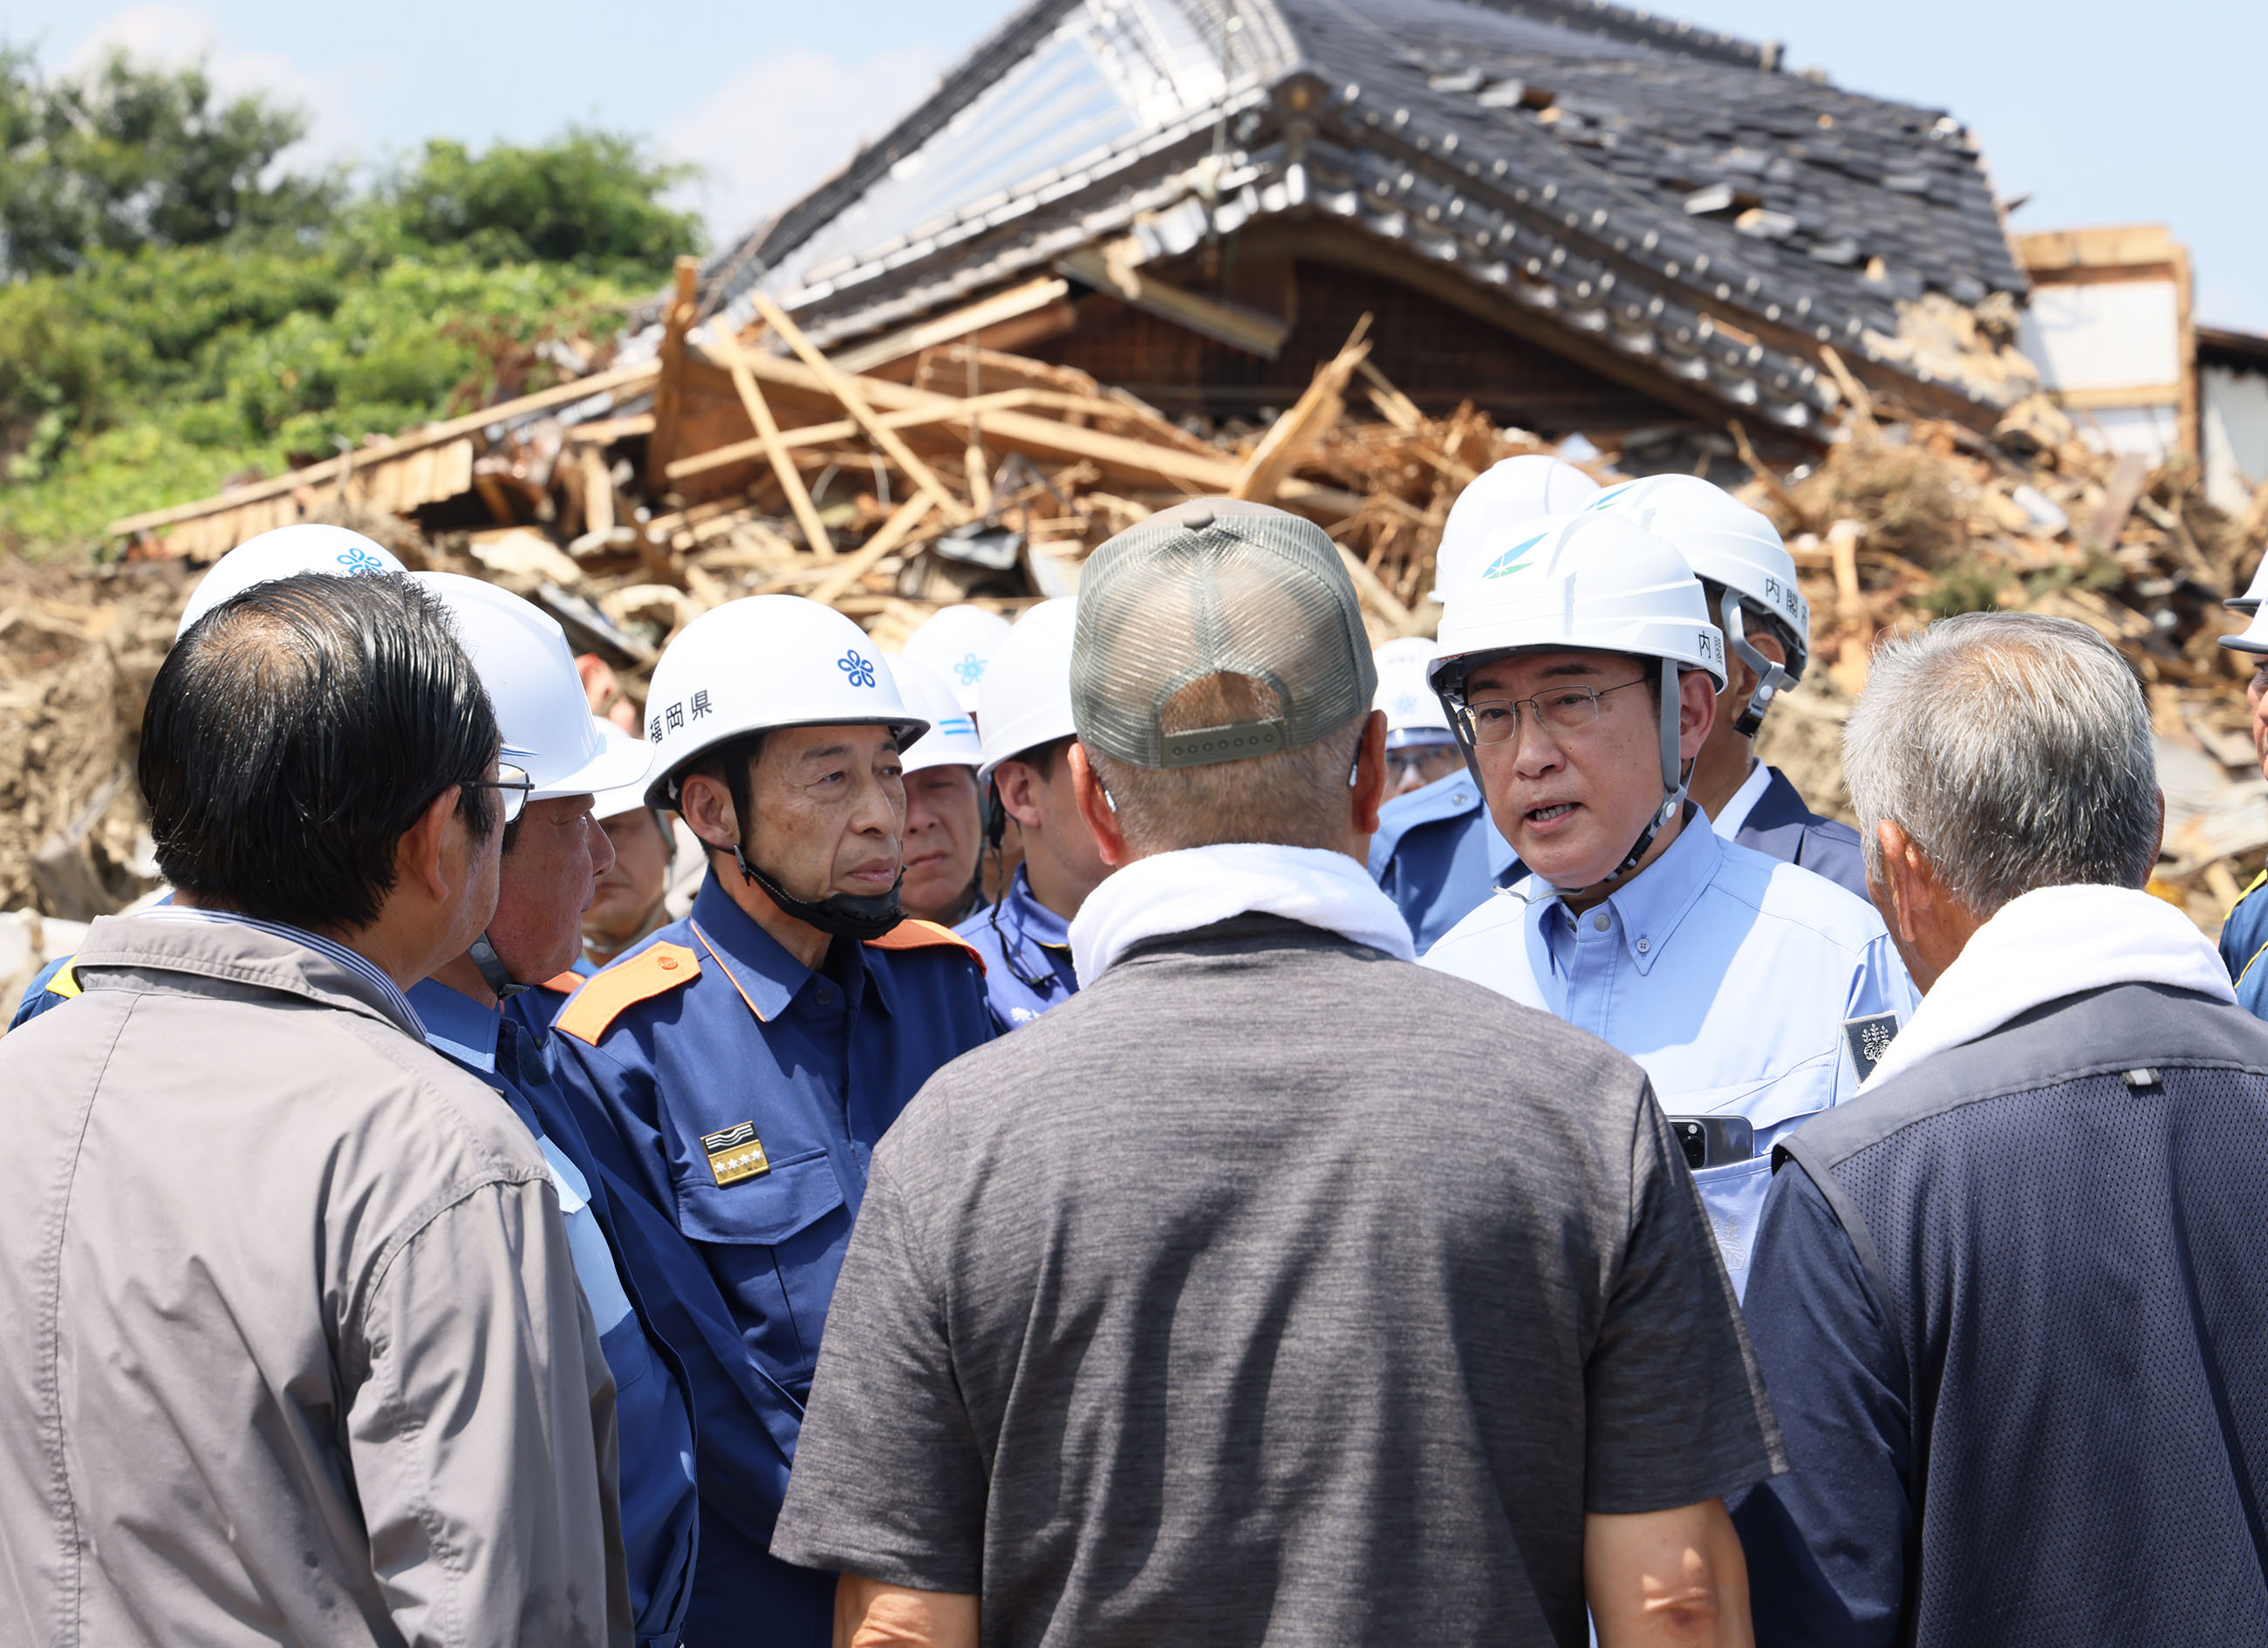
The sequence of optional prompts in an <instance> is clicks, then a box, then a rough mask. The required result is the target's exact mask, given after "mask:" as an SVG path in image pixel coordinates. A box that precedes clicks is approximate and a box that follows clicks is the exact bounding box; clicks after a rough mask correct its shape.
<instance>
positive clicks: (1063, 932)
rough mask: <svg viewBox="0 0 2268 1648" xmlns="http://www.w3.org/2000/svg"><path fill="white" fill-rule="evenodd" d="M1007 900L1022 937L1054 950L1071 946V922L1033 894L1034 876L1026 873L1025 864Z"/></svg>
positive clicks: (1017, 873) (1019, 867)
mask: <svg viewBox="0 0 2268 1648" xmlns="http://www.w3.org/2000/svg"><path fill="white" fill-rule="evenodd" d="M1006 905H1007V914H1008V916H1009V919H1010V920H1011V921H1013V923H1015V927H1016V936H1017V937H1018V938H1028V939H1030V940H1031V941H1032V942H1033V943H1034V944H1036V945H1047V946H1048V947H1049V949H1053V950H1067V949H1069V948H1070V947H1071V923H1069V922H1067V921H1065V920H1064V918H1063V917H1062V916H1058V915H1057V914H1056V913H1055V912H1054V911H1053V910H1051V909H1049V908H1048V907H1047V906H1046V905H1044V904H1042V903H1041V902H1040V901H1039V900H1038V899H1036V898H1035V897H1034V896H1033V895H1032V881H1031V878H1030V877H1029V876H1027V875H1026V874H1025V873H1024V866H1023V865H1021V864H1018V865H1017V866H1016V878H1015V879H1014V880H1013V882H1011V883H1010V884H1009V887H1008V897H1007V899H1006Z"/></svg>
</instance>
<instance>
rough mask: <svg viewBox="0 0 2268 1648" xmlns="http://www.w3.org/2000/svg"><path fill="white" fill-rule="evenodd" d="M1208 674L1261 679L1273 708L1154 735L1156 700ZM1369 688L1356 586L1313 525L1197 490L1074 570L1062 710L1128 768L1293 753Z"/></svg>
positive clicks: (1365, 698)
mask: <svg viewBox="0 0 2268 1648" xmlns="http://www.w3.org/2000/svg"><path fill="white" fill-rule="evenodd" d="M1214 674H1229V675H1244V676H1248V677H1250V678H1251V679H1253V680H1254V681H1259V682H1261V683H1263V685H1265V686H1267V687H1270V688H1273V689H1274V690H1275V694H1276V702H1277V706H1278V715H1277V717H1276V718H1275V719H1273V720H1269V721H1247V722H1240V723H1237V724H1235V725H1230V726H1216V727H1200V728H1197V729H1194V730H1191V731H1187V732H1167V731H1166V728H1165V725H1164V717H1165V711H1166V705H1167V701H1169V700H1170V699H1171V698H1172V697H1173V695H1175V693H1177V692H1179V691H1181V689H1182V688H1184V687H1186V686H1188V685H1189V683H1190V682H1191V681H1200V680H1202V679H1204V677H1205V676H1208V675H1214ZM1377 690H1378V666H1377V665H1376V664H1375V663H1373V661H1372V658H1371V655H1370V640H1369V637H1368V636H1366V635H1365V634H1364V632H1363V627H1362V610H1361V607H1359V604H1358V603H1357V601H1356V599H1355V592H1354V582H1353V580H1352V579H1351V578H1348V577H1347V570H1346V568H1345V566H1344V564H1342V563H1341V562H1340V560H1339V553H1338V547H1337V545H1336V544H1334V543H1332V541H1330V539H1329V537H1327V536H1326V535H1325V534H1324V533H1323V530H1322V528H1321V527H1319V526H1316V525H1315V524H1314V522H1313V521H1309V520H1305V519H1301V518H1300V517H1299V516H1297V515H1292V514H1289V513H1287V512H1286V511H1283V510H1279V509H1272V508H1270V507H1269V506H1268V505H1267V504H1247V503H1243V502H1241V501H1240V500H1237V499H1234V498H1197V499H1194V500H1192V501H1191V502H1189V503H1187V504H1177V505H1176V506H1175V507H1174V508H1172V509H1169V510H1167V511H1163V512H1161V513H1160V514H1156V515H1152V516H1151V517H1150V519H1147V520H1145V521H1143V522H1142V523H1141V524H1140V525H1138V526H1130V527H1129V528H1127V529H1126V530H1125V531H1124V532H1123V533H1119V534H1118V535H1117V536H1116V538H1113V539H1111V540H1110V541H1108V542H1107V543H1105V544H1104V545H1102V547H1101V548H1099V549H1097V550H1096V551H1095V552H1094V554H1093V555H1089V556H1088V557H1087V559H1086V565H1085V566H1084V567H1083V568H1082V569H1081V570H1080V572H1079V624H1078V628H1077V629H1076V630H1074V632H1073V634H1072V639H1071V719H1072V720H1073V722H1075V723H1076V724H1077V725H1078V727H1079V741H1080V742H1081V743H1083V744H1085V745H1086V747H1088V748H1089V749H1094V750H1100V751H1101V752H1102V754H1105V755H1109V756H1114V757H1116V759H1117V760H1119V761H1124V762H1126V763H1127V764H1128V765H1130V766H1134V767H1145V768H1152V769H1155V768H1161V767H1202V766H1204V765H1206V764H1208V763H1210V762H1213V761H1241V760H1243V759H1244V758H1246V757H1248V756H1254V755H1267V754H1273V753H1274V752H1276V751H1278V750H1288V749H1297V748H1299V747H1300V746H1302V745H1305V744H1311V743H1313V742H1314V740H1315V739H1319V738H1321V737H1322V736H1323V735H1324V734H1325V733H1327V732H1334V731H1336V730H1337V729H1338V728H1340V727H1343V726H1344V725H1346V724H1347V723H1348V722H1350V721H1351V720H1353V719H1354V718H1355V717H1357V716H1359V715H1361V714H1363V713H1365V712H1366V710H1369V708H1370V701H1371V698H1372V697H1373V695H1374V694H1375V693H1376V692H1377Z"/></svg>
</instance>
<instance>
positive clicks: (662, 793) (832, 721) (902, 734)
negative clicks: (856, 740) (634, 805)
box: [645, 715, 931, 810]
mask: <svg viewBox="0 0 2268 1648" xmlns="http://www.w3.org/2000/svg"><path fill="white" fill-rule="evenodd" d="M930 725H931V724H930V723H929V722H927V721H925V720H924V719H922V717H919V716H906V715H895V716H814V717H812V718H811V719H810V720H808V721H777V722H773V723H770V724H769V725H764V726H760V727H742V728H740V730H739V731H737V732H725V733H720V734H719V735H718V736H717V737H716V738H713V739H710V740H709V742H707V743H706V744H703V745H699V746H696V747H695V748H692V749H689V750H688V751H686V752H685V753H684V754H682V755H680V756H679V757H678V758H677V759H676V760H675V761H672V762H671V763H670V764H669V766H668V768H667V769H666V770H664V771H661V772H657V773H655V774H654V775H653V776H652V778H651V779H650V780H649V781H648V782H647V784H646V787H645V803H646V805H647V806H658V807H667V808H670V809H672V810H674V809H675V807H676V806H677V799H676V798H675V797H674V796H673V795H671V794H670V792H669V791H670V786H671V784H674V783H675V782H676V780H677V779H678V778H679V777H681V776H682V775H683V774H684V772H685V769H687V768H689V767H690V766H692V765H693V764H694V762H696V761H699V760H701V759H702V757H703V756H705V755H707V754H710V753H711V751H713V750H716V749H718V748H721V747H723V746H725V745H727V744H730V743H732V742H733V740H734V739H741V738H747V737H750V736H753V735H755V734H757V733H762V732H795V731H796V730H798V729H799V728H801V727H821V726H879V727H888V728H890V729H891V730H892V731H893V732H895V733H896V734H897V736H898V748H899V749H900V750H903V749H904V748H905V747H906V746H907V745H909V744H910V743H912V742H913V741H914V740H915V739H917V738H919V737H920V736H921V735H922V734H923V733H924V732H928V731H929V729H930Z"/></svg>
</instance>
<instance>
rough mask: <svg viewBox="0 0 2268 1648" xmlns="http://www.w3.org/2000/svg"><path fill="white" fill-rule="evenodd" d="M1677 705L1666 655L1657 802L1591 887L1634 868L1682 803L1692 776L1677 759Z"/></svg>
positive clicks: (1673, 668) (1688, 766)
mask: <svg viewBox="0 0 2268 1648" xmlns="http://www.w3.org/2000/svg"><path fill="white" fill-rule="evenodd" d="M1679 708H1680V706H1679V703H1678V695H1677V666H1676V665H1675V663H1673V662H1672V661H1671V660H1669V659H1668V658H1664V659H1662V660H1661V791H1662V794H1661V806H1658V807H1656V808H1655V809H1654V810H1653V816H1652V817H1651V818H1649V819H1647V820H1646V828H1644V829H1643V830H1641V831H1639V832H1638V840H1637V842H1634V843H1633V844H1632V845H1631V850H1630V851H1629V852H1628V853H1626V854H1625V855H1624V857H1623V861H1622V862H1621V863H1620V864H1616V866H1615V867H1614V869H1613V870H1612V871H1611V872H1609V873H1608V874H1606V875H1604V876H1602V877H1601V878H1600V879H1599V880H1598V881H1596V882H1594V883H1593V884H1592V885H1593V886H1594V887H1596V886H1603V885H1604V884H1605V883H1607V882H1609V881H1619V880H1621V879H1623V877H1624V876H1626V875H1628V874H1629V873H1630V872H1631V871H1633V870H1635V869H1637V868H1638V860H1640V859H1641V858H1643V857H1646V852H1647V850H1648V849H1650V848H1651V847H1653V842H1654V838H1655V837H1656V836H1658V835H1661V832H1662V831H1663V829H1665V828H1667V827H1668V823H1669V820H1672V819H1674V818H1675V817H1676V816H1677V813H1678V810H1679V809H1680V808H1682V807H1683V806H1684V805H1685V791H1686V790H1687V788H1688V786H1689V784H1690V782H1691V779H1692V776H1693V763H1692V762H1691V761H1681V760H1679V759H1678V754H1677V727H1678V719H1679ZM1561 890H1562V891H1564V892H1570V893H1580V892H1582V891H1584V890H1585V889H1583V888H1581V887H1567V888H1563V889H1561Z"/></svg>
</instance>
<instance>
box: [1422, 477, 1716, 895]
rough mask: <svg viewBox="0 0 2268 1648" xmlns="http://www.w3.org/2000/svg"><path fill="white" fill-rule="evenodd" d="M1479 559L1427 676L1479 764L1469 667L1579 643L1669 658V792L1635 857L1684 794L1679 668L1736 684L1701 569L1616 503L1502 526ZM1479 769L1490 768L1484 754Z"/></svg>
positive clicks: (1664, 763) (1451, 607)
mask: <svg viewBox="0 0 2268 1648" xmlns="http://www.w3.org/2000/svg"><path fill="white" fill-rule="evenodd" d="M1561 648H1572V649H1575V650H1579V651H1594V652H1626V653H1631V654H1634V655H1636V656H1637V657H1639V658H1658V659H1660V660H1661V788H1662V804H1661V807H1660V808H1659V809H1658V810H1657V811H1656V812H1655V813H1654V814H1653V820H1652V821H1651V822H1650V823H1649V824H1648V825H1647V827H1646V832H1645V834H1644V835H1640V836H1639V837H1638V843H1637V845H1635V846H1634V847H1632V848H1631V851H1630V854H1629V856H1628V857H1625V858H1624V861H1623V865H1622V870H1618V871H1616V874H1620V873H1622V871H1623V870H1628V869H1630V868H1631V866H1633V865H1635V864H1637V863H1638V860H1639V859H1640V858H1641V857H1644V856H1645V854H1646V848H1647V847H1648V846H1650V845H1651V844H1652V843H1653V838H1654V835H1655V833H1656V832H1658V831H1659V830H1660V829H1661V828H1662V826H1663V825H1665V824H1667V823H1668V821H1669V820H1670V819H1671V818H1672V817H1674V816H1675V814H1676V812H1677V809H1678V808H1679V807H1680V806H1683V803H1684V800H1685V788H1686V784H1687V778H1688V774H1687V769H1686V766H1685V763H1684V762H1683V761H1682V760H1681V759H1680V757H1679V754H1678V693H1677V677H1678V674H1679V673H1680V672H1681V671H1683V670H1689V669H1691V670H1700V671H1703V672H1704V673H1706V674H1707V675H1708V676H1709V678H1710V679H1711V680H1712V681H1715V682H1716V684H1717V690H1718V691H1719V692H1722V691H1724V690H1725V683H1726V681H1727V671H1726V668H1725V637H1724V636H1722V635H1720V634H1719V632H1718V629H1717V626H1716V624H1715V623H1713V622H1711V620H1710V616H1709V601H1708V598H1707V597H1706V596H1705V594H1703V593H1702V590H1701V580H1700V579H1698V578H1695V577H1694V576H1693V572H1692V570H1691V569H1690V567H1688V566H1687V565H1686V564H1685V560H1684V557H1683V556H1682V555H1679V554H1678V553H1677V549H1676V548H1675V545H1673V544H1671V543H1670V542H1669V541H1668V540H1667V539H1665V538H1661V537H1660V536H1658V535H1656V534H1655V533H1651V532H1648V531H1647V530H1646V528H1645V527H1643V526H1639V525H1638V523H1637V522H1636V521H1634V520H1632V519H1629V518H1628V517H1627V516H1624V515H1621V514H1617V513H1616V512H1614V511H1584V512H1583V513H1580V514H1577V515H1561V516H1556V517H1553V518H1550V519H1545V520H1540V521H1534V522H1530V523H1528V525H1526V526H1517V527H1510V528H1506V529H1505V530H1502V531H1500V532H1499V533H1495V534H1494V535H1493V536H1491V538H1490V539H1489V541H1487V543H1486V545H1485V546H1484V558H1483V559H1482V560H1481V561H1480V563H1479V568H1478V570H1477V571H1476V573H1475V574H1474V575H1473V576H1472V577H1471V578H1468V579H1466V580H1465V581H1464V582H1463V583H1462V584H1460V585H1457V587H1456V588H1454V589H1453V590H1452V591H1451V592H1449V600H1448V604H1447V607H1446V609H1445V610H1444V611H1443V612H1442V614H1441V637H1440V641H1439V643H1438V644H1436V645H1435V647H1434V654H1433V661H1432V664H1431V665H1429V666H1427V671H1426V673H1427V678H1428V679H1429V680H1430V681H1432V683H1433V689H1434V690H1435V691H1436V692H1438V693H1440V695H1441V701H1442V703H1444V704H1446V705H1447V707H1448V709H1449V711H1450V725H1452V726H1453V727H1454V729H1455V730H1456V733H1457V741H1458V742H1459V743H1460V744H1462V745H1463V746H1464V748H1465V758H1466V761H1467V763H1468V764H1469V765H1472V764H1473V747H1474V745H1473V738H1472V728H1471V725H1470V722H1469V718H1468V717H1467V715H1466V712H1465V708H1464V684H1465V679H1466V677H1467V676H1469V674H1471V673H1472V672H1473V670H1475V669H1476V668H1477V667H1478V666H1480V665H1482V664H1484V663H1486V662H1487V661H1489V660H1490V659H1491V658H1502V657H1504V656H1505V655H1506V654H1507V653H1513V652H1531V651H1544V650H1546V649H1550V650H1555V651H1556V650H1558V649H1561ZM1473 776H1474V780H1475V782H1476V783H1477V782H1479V778H1480V773H1479V769H1478V767H1477V766H1476V765H1475V766H1474V774H1473Z"/></svg>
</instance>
